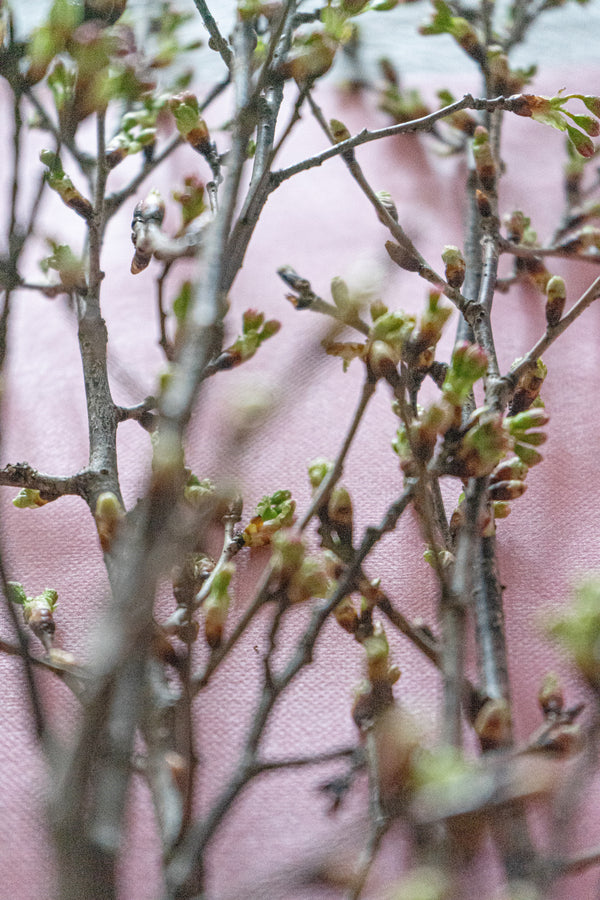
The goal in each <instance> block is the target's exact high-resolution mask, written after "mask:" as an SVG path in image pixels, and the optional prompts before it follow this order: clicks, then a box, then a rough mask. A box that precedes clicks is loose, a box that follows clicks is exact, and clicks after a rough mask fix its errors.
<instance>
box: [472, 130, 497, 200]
mask: <svg viewBox="0 0 600 900" xmlns="http://www.w3.org/2000/svg"><path fill="white" fill-rule="evenodd" d="M473 156H474V158H475V169H476V171H477V177H478V178H479V183H480V184H481V187H482V188H483V189H484V190H485V191H493V190H494V187H495V185H496V163H495V162H494V155H493V153H492V147H491V144H490V136H489V134H488V130H487V128H484V127H483V125H478V126H477V128H476V129H475V134H474V135H473ZM482 215H483V213H482Z"/></svg>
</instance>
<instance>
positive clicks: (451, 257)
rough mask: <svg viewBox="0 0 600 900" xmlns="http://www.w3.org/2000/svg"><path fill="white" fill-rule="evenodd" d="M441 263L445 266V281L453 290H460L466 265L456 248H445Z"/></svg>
mask: <svg viewBox="0 0 600 900" xmlns="http://www.w3.org/2000/svg"><path fill="white" fill-rule="evenodd" d="M442 262H443V263H444V264H445V266H446V281H447V282H448V284H449V285H450V287H453V288H460V287H461V286H462V283H463V281H464V280H465V274H466V270H467V267H466V263H465V260H464V258H463V255H462V253H461V252H460V250H459V249H458V247H454V246H450V245H449V246H447V247H445V248H444V251H443V253H442Z"/></svg>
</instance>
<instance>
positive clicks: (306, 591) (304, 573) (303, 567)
mask: <svg viewBox="0 0 600 900" xmlns="http://www.w3.org/2000/svg"><path fill="white" fill-rule="evenodd" d="M328 590H329V577H328V575H327V571H326V567H325V563H324V561H323V560H317V559H312V558H310V557H305V558H304V559H303V560H302V562H301V564H300V567H299V568H298V569H296V571H295V572H294V573H293V575H292V577H291V579H290V583H289V585H288V597H289V599H290V602H291V603H303V602H304V601H306V600H310V599H311V598H313V597H318V598H324V597H326V596H327V593H328Z"/></svg>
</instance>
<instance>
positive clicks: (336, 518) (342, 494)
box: [327, 485, 352, 528]
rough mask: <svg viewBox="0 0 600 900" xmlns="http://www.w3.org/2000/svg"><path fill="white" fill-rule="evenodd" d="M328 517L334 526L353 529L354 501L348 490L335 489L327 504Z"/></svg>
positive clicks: (338, 487)
mask: <svg viewBox="0 0 600 900" xmlns="http://www.w3.org/2000/svg"><path fill="white" fill-rule="evenodd" d="M327 515H328V517H329V519H330V521H331V522H332V523H333V524H334V525H341V526H343V527H345V528H352V499H351V497H350V494H349V493H348V490H347V488H345V487H343V486H342V485H336V487H334V489H333V491H332V492H331V496H330V498H329V503H328V504H327Z"/></svg>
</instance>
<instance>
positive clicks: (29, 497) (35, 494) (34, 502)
mask: <svg viewBox="0 0 600 900" xmlns="http://www.w3.org/2000/svg"><path fill="white" fill-rule="evenodd" d="M46 503H48V500H44V499H43V498H42V497H41V495H40V492H39V491H36V490H34V488H21V490H20V491H19V493H18V494H17V496H16V497H14V499H13V506H16V507H17V509H37V508H38V507H39V506H45V505H46Z"/></svg>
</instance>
